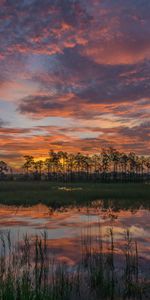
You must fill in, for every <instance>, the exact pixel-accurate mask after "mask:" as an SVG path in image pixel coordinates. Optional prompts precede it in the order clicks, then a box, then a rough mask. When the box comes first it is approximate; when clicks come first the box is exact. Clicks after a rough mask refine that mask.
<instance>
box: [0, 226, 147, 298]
mask: <svg viewBox="0 0 150 300" xmlns="http://www.w3.org/2000/svg"><path fill="white" fill-rule="evenodd" d="M89 230H91V229H90V228H89ZM81 244H82V247H81V249H82V259H81V261H80V263H79V264H78V265H76V266H75V267H72V268H69V267H68V266H67V265H66V264H63V263H58V262H57V260H55V259H54V258H53V257H52V256H51V254H50V249H49V248H48V243H47V236H46V233H44V234H43V235H42V236H35V237H32V238H29V237H28V236H27V235H26V236H25V237H24V240H23V241H22V242H19V243H18V244H17V245H13V243H12V240H11V236H10V233H8V234H7V236H6V235H3V234H1V238H0V245H1V253H0V300H30V299H38V300H48V299H49V300H77V299H78V300H92V299H95V300H100V299H102V300H104V299H105V300H113V299H114V300H117V299H118V300H121V299H122V300H124V299H132V300H133V299H139V300H141V299H146V296H147V294H146V293H147V282H146V281H144V280H143V279H142V277H141V276H139V259H138V247H137V243H136V242H135V241H134V240H132V238H131V237H130V233H129V231H127V232H126V235H125V244H124V250H123V251H124V259H123V260H122V265H121V266H120V267H119V268H118V266H117V263H116V261H117V258H116V257H115V255H116V254H115V246H116V242H115V240H114V234H113V229H110V230H109V234H108V243H107V247H106V245H105V244H104V242H102V239H101V227H99V234H98V236H96V237H93V236H92V234H91V232H90V234H89V232H86V233H85V232H84V233H83V234H82V238H81ZM147 299H148V298H147Z"/></svg>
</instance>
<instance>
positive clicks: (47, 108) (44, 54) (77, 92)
mask: <svg viewBox="0 0 150 300" xmlns="http://www.w3.org/2000/svg"><path fill="white" fill-rule="evenodd" d="M0 6H1V10H0V28H1V30H0V40H1V44H0V71H1V72H0V74H1V75H0V88H1V89H0V110H1V115H2V116H4V118H3V119H4V120H1V119H0V126H1V128H0V129H1V131H0V139H1V145H2V151H3V155H4V156H5V154H6V156H7V155H8V159H10V157H11V153H12V155H16V153H17V154H18V159H19V160H20V157H21V156H22V154H24V152H25V153H30V152H31V153H33V154H34V153H35V155H36V156H38V155H42V150H43V152H44V155H46V152H47V150H48V148H49V146H50V145H51V146H53V147H54V148H55V149H60V148H62V147H63V148H64V149H65V150H68V151H75V150H83V151H98V149H99V147H100V146H101V145H105V144H106V145H108V144H112V143H114V141H115V143H116V144H117V145H118V147H119V148H120V149H125V150H127V151H129V150H131V149H132V150H136V151H137V152H138V153H142V152H143V153H147V152H148V150H147V149H148V148H149V140H148V139H149V134H148V125H146V124H149V123H148V120H149V113H150V95H149V91H150V72H149V70H150V38H149V36H150V18H149V9H150V2H149V1H148V0H144V1H143V0H138V1H137V0H133V1H130V0H126V1H123V0H116V1H112V0H106V1H99V0H92V1H91V0H57V1H55V0H51V1H49V0H45V1H44V2H43V1H42V0H25V1H4V0H0ZM6 102H7V103H6ZM10 110H11V112H10ZM54 118H61V122H62V124H61V126H58V127H57V126H54V125H55V123H54ZM7 119H9V122H12V123H9V124H7ZM20 120H22V121H20ZM52 122H53V127H52V126H49V127H48V125H49V124H52ZM35 124H36V125H37V126H35ZM40 124H44V125H45V129H42V127H40ZM30 125H31V127H30ZM23 127H24V128H23ZM27 127H28V128H27ZM29 127H30V128H29ZM43 128H44V127H43ZM48 128H49V129H48ZM43 130H46V132H45V131H43ZM92 147H93V148H92ZM41 148H42V150H41ZM13 149H16V150H15V152H14V150H13ZM4 152H5V153H4ZM15 161H17V159H16V158H15Z"/></svg>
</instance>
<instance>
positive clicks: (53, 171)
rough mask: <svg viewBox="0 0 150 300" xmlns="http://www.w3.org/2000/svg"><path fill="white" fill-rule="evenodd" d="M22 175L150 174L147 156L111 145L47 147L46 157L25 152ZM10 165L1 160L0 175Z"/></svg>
mask: <svg viewBox="0 0 150 300" xmlns="http://www.w3.org/2000/svg"><path fill="white" fill-rule="evenodd" d="M24 159H25V162H24V164H23V166H22V170H23V172H22V174H20V178H22V179H26V180H27V179H33V180H41V179H43V180H44V179H45V180H58V181H59V180H60V181H76V180H82V181H84V180H85V181H87V180H89V181H90V180H93V181H98V180H99V181H106V182H109V181H120V180H121V181H140V180H145V179H146V180H147V179H149V178H150V156H139V155H136V154H135V153H134V152H130V153H129V154H126V153H123V152H120V151H118V150H116V149H115V148H113V147H109V148H107V149H106V148H105V149H102V151H101V152H100V154H93V155H87V154H83V153H80V152H78V153H76V154H73V153H67V152H64V151H58V152H55V151H53V150H50V152H49V155H48V157H47V158H46V159H45V160H41V159H39V160H36V159H34V157H33V156H30V155H25V156H24ZM6 174H9V176H10V175H11V178H12V179H13V178H14V176H13V173H12V169H11V168H9V167H8V165H7V164H6V162H4V161H0V178H1V179H4V178H7V175H6Z"/></svg>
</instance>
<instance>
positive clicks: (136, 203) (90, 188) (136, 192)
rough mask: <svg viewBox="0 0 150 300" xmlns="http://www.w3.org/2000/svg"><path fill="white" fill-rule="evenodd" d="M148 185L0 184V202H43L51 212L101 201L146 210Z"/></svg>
mask: <svg viewBox="0 0 150 300" xmlns="http://www.w3.org/2000/svg"><path fill="white" fill-rule="evenodd" d="M149 195H150V185H149V184H145V183H137V184H136V183H134V184H133V183H126V184H121V183H113V184H112V183H110V184H106V183H72V184H69V183H68V184H67V183H66V184H65V185H64V183H62V184H61V183H54V182H42V181H40V182H17V181H16V182H15V181H14V182H13V181H11V182H5V181H4V182H0V203H1V204H4V205H23V206H29V205H35V204H38V203H39V202H40V203H43V204H45V205H47V206H51V207H52V208H53V209H55V208H59V207H62V206H68V205H90V204H91V202H92V201H94V200H104V205H105V206H106V207H109V202H110V201H113V203H114V207H116V209H119V208H124V207H125V208H132V207H133V208H139V207H140V206H142V205H143V206H144V207H145V208H150V197H149Z"/></svg>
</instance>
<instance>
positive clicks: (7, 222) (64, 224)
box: [0, 204, 150, 269]
mask: <svg viewBox="0 0 150 300" xmlns="http://www.w3.org/2000/svg"><path fill="white" fill-rule="evenodd" d="M149 217H150V212H149V210H146V209H144V208H141V209H138V210H135V211H131V210H125V209H124V210H120V211H117V212H115V211H114V210H112V209H111V208H110V209H107V210H104V209H102V208H99V207H98V206H96V207H91V208H80V209H79V208H68V209H62V210H58V211H52V210H51V209H50V208H48V207H46V206H44V205H42V204H39V205H36V206H32V207H15V206H9V207H8V206H3V205H1V206H0V233H1V234H3V236H5V235H7V233H8V232H9V231H10V232H11V239H12V242H13V244H14V245H15V244H17V243H18V242H20V241H22V240H23V238H24V236H25V235H26V234H28V236H35V235H37V234H38V235H39V234H42V233H43V232H44V231H46V233H47V239H48V247H49V249H50V251H51V254H52V255H53V256H54V257H55V259H57V260H58V261H61V262H65V263H67V264H69V265H75V264H76V263H77V262H78V261H79V260H80V255H81V239H82V236H85V235H90V236H92V238H93V240H94V239H95V240H96V239H98V237H99V233H101V239H102V240H103V242H104V244H105V245H107V242H108V239H109V236H108V231H109V229H110V228H113V233H114V240H115V252H116V254H117V255H118V257H119V255H120V256H121V255H122V254H123V245H124V241H125V232H126V230H127V229H129V230H130V234H131V237H132V239H133V240H135V241H137V242H138V253H139V259H140V262H141V263H144V265H145V269H146V268H147V267H148V264H149V260H150V221H149ZM0 247H2V245H1V242H0ZM106 248H107V247H106Z"/></svg>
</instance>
